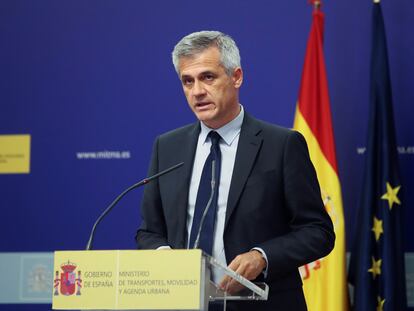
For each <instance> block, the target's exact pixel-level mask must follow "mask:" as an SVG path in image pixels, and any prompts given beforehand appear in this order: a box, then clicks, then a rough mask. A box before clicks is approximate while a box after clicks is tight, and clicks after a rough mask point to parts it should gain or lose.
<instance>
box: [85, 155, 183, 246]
mask: <svg viewBox="0 0 414 311" xmlns="http://www.w3.org/2000/svg"><path fill="white" fill-rule="evenodd" d="M183 164H184V162H181V163H178V164H176V165H174V166H171V167H170V168H167V169H166V170H163V171H162V172H159V173H157V174H155V175H152V176H150V177H147V178H145V179H143V180H141V181H140V182H138V183H136V184H134V185H132V186H131V187H129V188H128V189H126V190H125V191H124V192H122V193H121V194H120V195H119V196H117V197H116V199H115V200H114V201H113V202H112V203H111V204H110V205H109V206H108V207H107V208H106V209H105V210H104V211H103V213H102V214H101V216H99V218H98V219H97V220H96V221H95V223H94V225H93V227H92V231H91V234H90V236H89V240H88V244H86V250H87V251H89V250H91V249H92V242H93V238H94V236H95V230H96V227H97V226H98V224H99V223H100V222H101V220H102V219H104V217H105V216H106V215H107V214H108V213H109V212H110V211H111V210H112V209H113V208H114V206H115V205H116V204H117V203H118V202H119V201H120V200H121V199H122V198H123V197H124V196H125V195H126V194H127V193H128V192H130V191H131V190H133V189H135V188H139V187H141V186H143V185H145V184H148V183H149V182H150V181H152V180H154V179H156V178H158V177H160V176H162V175H164V174H167V173H169V172H171V171H173V170H175V169H177V168H179V167H180V166H182V165H183Z"/></svg>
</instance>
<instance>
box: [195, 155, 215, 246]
mask: <svg viewBox="0 0 414 311" xmlns="http://www.w3.org/2000/svg"><path fill="white" fill-rule="evenodd" d="M215 185H216V160H213V161H212V162H211V193H210V198H209V199H208V202H207V205H206V208H205V209H204V212H203V215H202V216H201V219H200V225H199V226H198V231H197V236H196V239H195V242H194V246H193V249H196V248H198V246H199V244H200V235H201V230H202V229H203V224H204V219H205V218H206V215H207V213H208V210H209V209H210V206H211V202H212V201H213V197H214V193H215V190H216V187H215Z"/></svg>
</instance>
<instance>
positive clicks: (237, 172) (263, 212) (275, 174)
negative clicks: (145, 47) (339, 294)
mask: <svg viewBox="0 0 414 311" xmlns="http://www.w3.org/2000/svg"><path fill="white" fill-rule="evenodd" d="M173 63H174V65H175V68H176V71H177V73H178V75H179V78H180V80H181V82H182V86H183V90H184V94H185V96H186V98H187V101H188V104H189V106H190V108H191V109H192V111H193V112H194V114H195V115H196V117H197V119H198V120H199V121H198V122H196V123H194V124H191V125H188V126H185V127H182V128H179V129H176V130H173V131H171V132H168V133H166V134H163V135H161V136H159V137H158V138H157V140H156V141H155V144H154V149H153V154H152V160H151V165H150V172H149V174H154V173H156V172H159V171H161V170H163V169H165V168H168V167H170V166H172V165H174V164H176V163H178V162H184V166H183V167H181V168H180V169H177V170H175V171H173V172H172V173H170V174H167V175H164V176H162V177H160V178H159V179H158V180H157V181H155V182H153V183H150V184H148V185H147V187H146V189H145V192H144V197H143V202H142V224H141V227H140V228H139V230H138V233H137V242H138V245H139V247H141V248H149V249H159V248H187V247H192V246H193V245H192V243H193V240H192V236H193V231H194V228H192V224H193V221H194V222H195V221H196V218H197V217H198V216H197V214H198V213H197V209H198V208H199V207H197V206H198V205H200V204H198V200H199V197H200V191H202V189H201V188H202V180H203V178H204V177H203V176H204V174H205V172H204V171H203V165H204V166H207V163H208V159H209V157H211V154H212V153H213V151H212V150H213V148H215V147H214V146H213V145H214V144H215V143H214V140H216V138H213V136H217V137H218V141H219V143H218V145H219V147H218V148H219V149H218V151H215V152H216V153H219V154H220V155H219V157H218V158H217V160H218V162H217V163H219V164H220V168H219V171H218V172H219V173H218V175H219V176H218V177H217V178H218V180H219V184H218V187H217V188H216V192H218V197H215V203H213V206H214V208H213V211H214V213H215V215H214V218H213V220H214V224H213V225H214V230H213V231H212V233H211V235H212V236H209V237H207V239H210V240H211V241H212V249H211V252H210V253H211V254H212V255H213V256H214V257H215V258H217V259H218V260H219V261H222V262H223V263H224V264H228V266H229V267H230V268H231V269H233V270H234V271H236V272H238V273H240V274H241V275H243V276H244V277H246V278H247V279H249V280H255V281H265V282H266V283H267V284H268V285H269V288H270V291H269V299H268V301H266V302H252V303H250V302H249V303H247V302H243V303H240V304H233V306H231V305H230V308H231V307H233V310H252V309H253V308H254V309H255V310H306V304H305V300H304V296H303V291H302V283H301V279H300V276H299V272H298V267H300V266H301V265H304V264H306V263H309V262H311V261H314V260H316V259H318V258H321V257H323V256H326V255H327V254H328V253H329V252H330V251H331V250H332V248H333V246H334V240H335V235H334V232H333V226H332V222H331V220H330V218H329V216H328V214H327V213H326V211H325V209H324V206H323V203H322V200H321V194H320V189H319V185H318V181H317V178H316V173H315V170H314V168H313V166H312V163H311V161H310V158H309V154H308V149H307V146H306V142H305V140H304V138H303V137H302V135H300V134H299V133H297V132H295V131H292V130H289V129H285V128H281V127H278V126H275V125H271V124H268V123H265V122H263V121H259V120H257V119H255V118H253V117H251V116H250V115H248V114H247V113H246V112H245V111H244V108H243V107H242V106H241V105H240V103H239V89H240V87H241V85H242V82H243V71H242V69H241V66H240V55H239V50H238V48H237V46H236V44H235V42H234V41H233V40H232V39H231V38H230V37H229V36H227V35H225V34H223V33H220V32H216V31H203V32H198V33H193V34H190V35H188V36H186V37H184V38H183V39H182V40H181V41H180V42H179V43H178V44H177V45H176V47H175V48H174V51H173ZM210 132H216V133H215V134H214V135H212V134H211V133H210ZM217 134H218V135H217ZM216 144H217V142H216ZM215 150H217V149H215ZM209 152H210V154H209ZM213 167H214V166H213ZM208 170H210V171H211V169H210V168H209V169H208ZM208 170H207V171H208ZM199 185H200V186H199ZM209 191H210V190H209ZM213 193H214V192H213ZM205 234H209V233H205ZM221 286H222V287H226V288H228V290H229V291H230V292H236V291H237V290H238V289H239V285H238V284H237V283H236V282H232V281H230V280H229V279H227V278H224V279H222V280H221Z"/></svg>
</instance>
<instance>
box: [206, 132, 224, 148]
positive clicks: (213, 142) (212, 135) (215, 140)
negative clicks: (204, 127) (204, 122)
mask: <svg viewBox="0 0 414 311" xmlns="http://www.w3.org/2000/svg"><path fill="white" fill-rule="evenodd" d="M208 136H209V137H210V139H211V145H212V146H218V144H219V141H220V139H221V136H220V134H219V133H217V132H216V131H211V132H210V133H208Z"/></svg>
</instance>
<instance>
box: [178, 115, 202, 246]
mask: <svg viewBox="0 0 414 311" xmlns="http://www.w3.org/2000/svg"><path fill="white" fill-rule="evenodd" d="M199 133H200V125H199V123H198V122H197V123H195V124H194V126H193V127H191V128H190V129H189V131H188V132H187V133H185V135H183V136H182V138H180V140H179V141H178V143H177V146H176V151H174V152H176V153H177V155H178V156H177V159H178V161H177V162H180V161H182V162H184V165H183V166H182V169H181V170H180V173H179V175H178V176H177V183H179V181H182V182H180V183H179V186H178V187H177V188H176V189H177V193H176V196H177V200H176V201H175V202H177V206H176V208H177V223H178V228H177V230H178V232H180V235H181V236H180V237H179V243H180V244H182V245H181V247H182V248H185V241H186V239H187V224H186V221H187V209H188V192H189V188H190V179H191V174H192V170H193V164H194V156H195V151H196V148H197V140H198V135H199ZM173 188H175V187H172V189H173Z"/></svg>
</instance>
